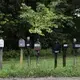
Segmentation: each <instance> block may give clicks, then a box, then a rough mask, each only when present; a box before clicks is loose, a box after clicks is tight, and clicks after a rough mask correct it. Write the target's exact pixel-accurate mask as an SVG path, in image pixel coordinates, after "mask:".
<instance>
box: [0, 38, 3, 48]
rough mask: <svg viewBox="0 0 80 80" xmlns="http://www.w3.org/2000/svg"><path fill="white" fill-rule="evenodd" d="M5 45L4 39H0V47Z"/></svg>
mask: <svg viewBox="0 0 80 80" xmlns="http://www.w3.org/2000/svg"><path fill="white" fill-rule="evenodd" d="M3 47H4V40H3V39H0V48H3Z"/></svg>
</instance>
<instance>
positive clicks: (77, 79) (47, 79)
mask: <svg viewBox="0 0 80 80" xmlns="http://www.w3.org/2000/svg"><path fill="white" fill-rule="evenodd" d="M0 80H80V77H58V78H57V77H56V78H55V77H45V78H0Z"/></svg>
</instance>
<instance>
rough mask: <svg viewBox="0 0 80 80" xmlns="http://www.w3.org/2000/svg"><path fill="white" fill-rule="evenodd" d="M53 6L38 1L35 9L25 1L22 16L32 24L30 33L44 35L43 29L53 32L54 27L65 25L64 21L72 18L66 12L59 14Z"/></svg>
mask: <svg viewBox="0 0 80 80" xmlns="http://www.w3.org/2000/svg"><path fill="white" fill-rule="evenodd" d="M51 8H52V7H51ZM51 8H47V7H46V6H45V5H44V4H41V3H37V8H36V11H34V10H32V9H31V7H28V6H27V5H25V4H24V3H23V4H22V7H21V14H20V18H22V19H24V20H26V21H28V22H29V23H30V24H31V25H32V27H31V29H30V30H29V31H30V33H38V34H40V35H44V34H43V31H46V32H49V33H51V32H52V29H53V27H57V28H58V27H64V25H63V22H65V21H66V20H69V19H72V18H71V17H68V16H65V15H64V14H58V13H56V12H54V11H52V9H51ZM53 9H54V8H53Z"/></svg>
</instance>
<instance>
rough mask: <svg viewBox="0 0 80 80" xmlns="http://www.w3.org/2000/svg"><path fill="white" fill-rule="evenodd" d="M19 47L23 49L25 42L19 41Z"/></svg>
mask: <svg viewBox="0 0 80 80" xmlns="http://www.w3.org/2000/svg"><path fill="white" fill-rule="evenodd" d="M19 47H25V40H24V39H20V40H19Z"/></svg>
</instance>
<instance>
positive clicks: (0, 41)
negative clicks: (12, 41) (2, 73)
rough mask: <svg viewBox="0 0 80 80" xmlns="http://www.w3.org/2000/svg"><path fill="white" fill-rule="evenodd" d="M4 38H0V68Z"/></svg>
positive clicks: (0, 67) (0, 66)
mask: <svg viewBox="0 0 80 80" xmlns="http://www.w3.org/2000/svg"><path fill="white" fill-rule="evenodd" d="M3 48H4V40H3V39H2V38H1V39H0V69H2V61H3Z"/></svg>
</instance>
